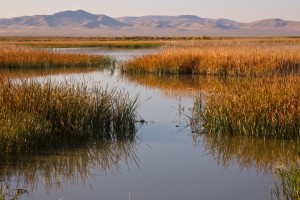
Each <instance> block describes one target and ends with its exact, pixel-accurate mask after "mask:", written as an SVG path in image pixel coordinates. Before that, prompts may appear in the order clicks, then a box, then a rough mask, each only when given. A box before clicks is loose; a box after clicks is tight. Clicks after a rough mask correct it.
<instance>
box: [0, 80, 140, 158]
mask: <svg viewBox="0 0 300 200" xmlns="http://www.w3.org/2000/svg"><path fill="white" fill-rule="evenodd" d="M0 104H1V108H0V124H1V126H0V150H1V151H0V152H1V153H0V154H4V155H5V154H7V153H27V152H34V151H37V150H43V151H46V150H47V149H51V148H55V147H64V146H74V145H76V144H78V143H79V142H80V143H82V142H89V141H94V140H95V141H97V140H100V141H122V140H128V141H130V140H133V139H134V137H135V131H136V128H135V120H136V108H137V106H138V105H137V99H134V100H130V99H129V97H128V96H127V95H125V94H122V93H119V92H117V91H107V90H103V89H101V88H99V87H94V88H90V89H89V88H87V87H86V86H84V85H80V84H76V83H72V82H66V83H64V84H53V83H51V82H50V81H47V82H46V83H37V82H34V81H30V80H28V81H11V80H7V79H1V81H0Z"/></svg>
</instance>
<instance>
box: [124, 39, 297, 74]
mask: <svg viewBox="0 0 300 200" xmlns="http://www.w3.org/2000/svg"><path fill="white" fill-rule="evenodd" d="M299 69H300V45H288V44H282V43H279V44H276V45H270V44H265V43H263V44H259V43H254V44H253V43H251V42H238V41H236V42H233V41H231V42H219V43H215V42H214V43H213V45H207V43H205V45H202V46H200V45H199V46H198V47H171V48H166V49H165V50H164V51H162V52H161V53H159V54H155V55H144V56H141V57H137V58H135V59H133V60H130V61H128V62H127V63H125V64H124V65H123V67H122V72H124V73H155V74H203V75H231V76H266V75H278V74H280V75H281V74H295V73H297V74H298V73H299V71H300V70H299Z"/></svg>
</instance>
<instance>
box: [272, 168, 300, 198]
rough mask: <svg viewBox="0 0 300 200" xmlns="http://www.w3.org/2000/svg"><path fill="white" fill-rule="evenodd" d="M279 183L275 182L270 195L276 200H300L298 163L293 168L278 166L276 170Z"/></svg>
mask: <svg viewBox="0 0 300 200" xmlns="http://www.w3.org/2000/svg"><path fill="white" fill-rule="evenodd" d="M276 175H277V176H279V179H280V180H279V181H277V182H276V181H275V188H272V194H274V196H275V197H276V198H277V199H278V200H292V199H300V166H299V163H298V164H297V165H295V166H293V167H285V166H279V167H277V169H276Z"/></svg>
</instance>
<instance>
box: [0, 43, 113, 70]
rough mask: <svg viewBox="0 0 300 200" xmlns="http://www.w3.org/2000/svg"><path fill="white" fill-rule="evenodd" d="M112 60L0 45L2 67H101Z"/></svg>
mask: <svg viewBox="0 0 300 200" xmlns="http://www.w3.org/2000/svg"><path fill="white" fill-rule="evenodd" d="M111 62H112V60H111V58H109V57H105V56H92V55H74V54H63V53H58V52H53V51H49V50H41V49H35V48H30V47H21V46H14V45H0V69H12V68H22V69H23V68H25V69H26V68H36V69H45V68H67V67H91V66H93V67H99V66H107V65H110V64H111Z"/></svg>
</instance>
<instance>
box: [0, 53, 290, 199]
mask: <svg viewBox="0 0 300 200" xmlns="http://www.w3.org/2000/svg"><path fill="white" fill-rule="evenodd" d="M60 51H64V52H70V53H74V52H76V53H88V54H106V55H110V56H115V57H116V58H117V59H120V60H124V59H128V58H129V57H132V56H135V55H137V54H144V53H155V51H158V50H149V51H147V50H142V51H141V50H122V51H120V50H115V51H114V50H103V49H92V48H90V49H69V50H66V49H60ZM47 77H48V78H51V79H52V80H53V81H56V82H60V81H64V80H65V79H67V80H72V81H78V82H84V83H87V84H89V85H90V86H92V85H99V86H104V87H108V88H118V89H119V90H121V91H124V92H128V93H129V95H130V96H132V97H135V96H136V95H137V94H138V95H139V99H140V102H141V106H140V108H139V110H138V112H139V114H140V115H141V117H142V118H143V119H145V120H146V121H147V123H146V124H144V125H142V126H141V127H140V128H139V131H138V133H137V139H136V141H135V142H131V143H129V142H128V143H126V142H123V143H120V144H107V145H105V146H91V147H89V148H80V149H74V150H70V151H67V152H63V153H57V154H55V155H40V156H28V157H24V158H19V159H8V160H5V161H2V162H1V165H0V167H1V175H2V176H3V177H5V179H9V180H10V183H9V184H10V185H11V186H12V188H16V187H18V188H24V189H26V190H28V194H25V195H23V196H22V198H21V199H33V200H41V199H43V200H48V199H49V200H50V199H52V200H53V199H57V200H58V199H70V200H82V199H89V200H99V199H103V200H121V199H122V200H124V199H132V200H154V199H155V200H183V199H184V200H195V199H202V200H224V199H228V200H229V199H230V200H232V199H241V200H253V199H270V193H271V190H270V187H271V186H272V185H273V175H272V167H273V165H274V164H275V163H276V162H277V161H278V160H279V161H280V159H282V160H285V159H286V157H283V158H282V157H280V156H284V155H285V154H286V153H287V152H285V151H286V148H285V147H284V146H285V145H286V144H285V145H282V143H280V142H279V144H278V143H277V142H276V141H272V140H271V141H261V140H251V139H240V138H224V139H221V140H220V139H214V138H209V137H208V136H205V135H200V134H197V133H192V131H191V127H190V126H189V124H190V120H189V117H187V116H191V110H192V107H193V92H191V91H194V89H193V87H194V85H193V84H195V81H194V80H193V79H194V78H195V77H191V76H182V77H180V82H176V81H178V80H179V79H178V78H176V77H175V78H173V79H172V78H171V79H170V77H165V78H163V77H158V78H154V77H150V76H146V75H145V76H144V77H142V79H141V77H138V78H137V77H126V76H122V75H120V74H119V73H118V72H117V71H115V72H114V73H111V72H110V71H88V72H76V73H70V74H67V75H66V74H65V73H64V74H63V75H61V74H56V75H55V74H53V75H48V76H47ZM44 78H45V76H43V77H39V78H37V79H41V80H43V79H44ZM141 80H142V81H141ZM204 81H205V80H204ZM198 82H199V81H198ZM200 82H201V81H200ZM158 83H162V85H159V84H158ZM163 83H164V84H165V85H163ZM178 84H180V86H179V85H178ZM171 85H173V88H172V87H171ZM176 85H177V86H176ZM169 86H170V87H169ZM195 87H196V86H195ZM179 88H180V89H179ZM280 145H281V146H280ZM289 153H291V151H289ZM295 154H296V153H295Z"/></svg>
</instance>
